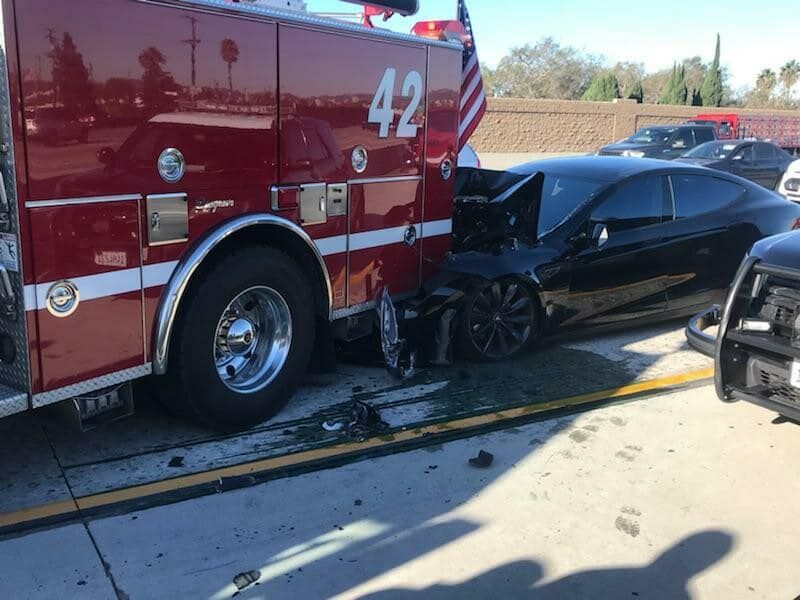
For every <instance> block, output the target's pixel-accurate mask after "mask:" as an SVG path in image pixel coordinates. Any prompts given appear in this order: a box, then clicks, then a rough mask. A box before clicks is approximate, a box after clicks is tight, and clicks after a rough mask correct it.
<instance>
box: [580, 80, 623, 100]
mask: <svg viewBox="0 0 800 600" xmlns="http://www.w3.org/2000/svg"><path fill="white" fill-rule="evenodd" d="M619 97H620V96H619V81H618V80H617V77H616V75H614V74H613V73H600V74H599V75H597V76H596V77H595V78H594V79H593V80H592V84H591V85H590V86H589V89H588V90H586V92H585V93H584V94H583V98H582V100H593V101H596V102H610V101H612V100H614V99H615V98H619Z"/></svg>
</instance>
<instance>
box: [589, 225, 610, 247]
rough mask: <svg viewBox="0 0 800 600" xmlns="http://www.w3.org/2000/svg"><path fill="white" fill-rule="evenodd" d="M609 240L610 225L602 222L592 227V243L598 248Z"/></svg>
mask: <svg viewBox="0 0 800 600" xmlns="http://www.w3.org/2000/svg"><path fill="white" fill-rule="evenodd" d="M607 241H608V227H606V226H605V225H603V224H602V223H598V224H597V225H595V226H594V229H592V243H594V245H595V247H596V248H602V247H603V246H605V245H606V242H607Z"/></svg>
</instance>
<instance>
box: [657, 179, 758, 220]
mask: <svg viewBox="0 0 800 600" xmlns="http://www.w3.org/2000/svg"><path fill="white" fill-rule="evenodd" d="M671 177H672V191H673V194H675V218H676V219H685V218H687V217H695V216H697V215H702V214H705V213H709V212H712V211H715V210H719V209H721V208H724V207H726V206H728V205H729V204H732V203H733V202H736V200H738V199H739V198H740V197H741V196H742V195H743V194H744V192H745V190H744V188H743V187H741V186H740V185H737V184H735V183H732V182H730V181H725V180H723V179H716V178H714V177H706V176H704V175H672V176H671Z"/></svg>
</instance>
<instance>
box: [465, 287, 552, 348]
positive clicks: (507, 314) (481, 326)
mask: <svg viewBox="0 0 800 600" xmlns="http://www.w3.org/2000/svg"><path fill="white" fill-rule="evenodd" d="M538 306H539V304H538V300H537V298H536V295H535V294H534V293H533V291H532V290H531V289H530V288H529V287H528V286H526V285H524V284H523V283H520V282H519V281H518V280H515V279H512V278H502V279H498V280H495V281H491V282H489V283H487V284H485V285H483V286H480V287H478V288H476V289H474V290H472V291H471V292H470V293H469V294H468V295H467V297H466V298H465V301H464V304H463V307H462V311H461V314H460V321H459V325H458V333H457V342H458V344H457V348H458V351H459V352H460V353H461V354H462V356H463V357H464V358H466V359H469V360H478V361H499V360H507V359H509V358H513V357H515V356H518V355H519V354H521V353H522V352H524V351H525V350H526V349H528V348H529V347H530V346H531V344H532V343H533V342H534V340H535V339H536V337H537V335H538V325H539V323H538Z"/></svg>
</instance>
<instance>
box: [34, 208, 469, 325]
mask: <svg viewBox="0 0 800 600" xmlns="http://www.w3.org/2000/svg"><path fill="white" fill-rule="evenodd" d="M413 226H414V227H416V228H417V232H418V234H419V237H420V238H429V237H434V236H438V235H449V234H450V233H451V231H452V229H453V221H452V219H442V220H439V221H430V222H428V223H414V224H413ZM409 227H410V225H401V226H399V227H389V228H387V229H376V230H374V231H363V232H360V233H351V234H350V236H349V244H348V236H346V235H336V236H332V237H327V238H321V239H318V240H314V243H315V244H316V246H317V248H318V249H319V252H320V254H322V255H323V256H332V255H334V254H343V253H345V252H347V251H348V249H349V250H351V251H357V250H368V249H369V248H380V247H382V246H388V245H390V244H401V243H403V238H404V236H405V232H406V230H407V229H408V228H409ZM177 267H178V261H168V262H163V263H155V264H152V265H144V266H143V267H141V268H139V267H135V268H132V269H120V270H118V271H110V272H108V273H98V274H97V275H84V276H82V277H64V278H62V279H58V280H55V281H48V282H46V283H39V284H31V285H26V286H25V310H26V311H28V310H37V309H41V308H44V306H45V301H46V299H47V292H48V291H49V290H50V288H51V286H52V285H53V284H54V283H57V282H58V281H62V280H69V281H71V282H72V283H74V284H75V286H76V287H77V288H78V291H79V293H80V298H81V302H84V301H87V300H95V299H97V298H106V297H109V296H118V295H120V294H127V293H129V292H135V291H138V290H141V289H142V288H144V289H147V288H152V287H159V286H162V285H166V284H167V282H169V280H170V277H172V274H173V273H174V272H175V269H176V268H177Z"/></svg>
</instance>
